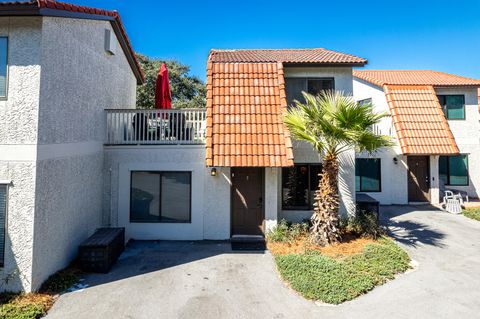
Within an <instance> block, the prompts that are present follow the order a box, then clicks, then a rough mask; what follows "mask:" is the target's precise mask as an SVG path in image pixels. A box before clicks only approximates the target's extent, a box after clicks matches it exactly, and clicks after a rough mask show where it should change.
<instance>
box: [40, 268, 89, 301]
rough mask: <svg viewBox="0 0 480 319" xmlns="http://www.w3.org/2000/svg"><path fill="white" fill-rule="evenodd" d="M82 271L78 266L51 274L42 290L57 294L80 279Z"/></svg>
mask: <svg viewBox="0 0 480 319" xmlns="http://www.w3.org/2000/svg"><path fill="white" fill-rule="evenodd" d="M80 275H81V271H80V270H79V269H77V268H73V267H72V268H67V269H64V270H60V271H59V272H57V273H55V274H53V275H51V276H50V277H48V279H47V280H46V281H45V282H44V283H43V285H42V287H41V288H40V291H42V292H45V293H48V294H51V295H55V294H59V293H61V292H63V291H65V290H67V289H68V288H70V287H72V286H73V285H74V284H76V283H77V282H78V281H79V280H80Z"/></svg>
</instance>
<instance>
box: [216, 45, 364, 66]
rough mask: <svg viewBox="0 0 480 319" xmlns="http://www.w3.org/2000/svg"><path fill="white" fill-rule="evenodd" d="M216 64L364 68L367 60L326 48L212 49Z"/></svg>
mask: <svg viewBox="0 0 480 319" xmlns="http://www.w3.org/2000/svg"><path fill="white" fill-rule="evenodd" d="M208 61H210V62H214V63H275V62H277V63H294V64H302V63H303V64H335V65H351V66H353V65H356V66H363V65H365V64H366V63H367V60H366V59H363V58H360V57H358V56H354V55H351V54H347V53H342V52H338V51H333V50H329V49H324V48H311V49H305V48H303V49H212V50H210V54H209V56H208Z"/></svg>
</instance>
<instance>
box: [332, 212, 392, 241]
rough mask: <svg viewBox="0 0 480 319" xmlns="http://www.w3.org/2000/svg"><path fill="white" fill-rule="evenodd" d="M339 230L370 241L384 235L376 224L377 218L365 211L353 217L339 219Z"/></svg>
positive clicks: (382, 230) (383, 231)
mask: <svg viewBox="0 0 480 319" xmlns="http://www.w3.org/2000/svg"><path fill="white" fill-rule="evenodd" d="M340 229H341V230H342V232H344V233H353V234H356V235H358V236H363V237H367V238H372V239H378V238H380V237H381V236H383V235H385V230H384V229H383V228H382V227H381V226H380V225H379V224H378V221H377V216H376V215H375V214H374V213H371V212H366V211H359V212H357V213H356V214H355V216H352V217H349V218H345V219H341V220H340Z"/></svg>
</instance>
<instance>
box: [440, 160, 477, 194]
mask: <svg viewBox="0 0 480 319" xmlns="http://www.w3.org/2000/svg"><path fill="white" fill-rule="evenodd" d="M454 156H465V157H466V159H467V183H466V184H451V183H450V158H451V157H454ZM440 157H445V158H446V159H447V183H445V186H470V160H469V159H468V154H459V155H453V156H448V155H447V156H440ZM438 161H439V164H438V178H440V158H439V159H438Z"/></svg>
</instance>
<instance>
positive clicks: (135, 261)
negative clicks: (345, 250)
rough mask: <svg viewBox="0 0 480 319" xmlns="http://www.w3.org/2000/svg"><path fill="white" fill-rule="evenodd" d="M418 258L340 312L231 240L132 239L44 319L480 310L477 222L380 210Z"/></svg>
mask: <svg viewBox="0 0 480 319" xmlns="http://www.w3.org/2000/svg"><path fill="white" fill-rule="evenodd" d="M382 216H383V217H382V219H383V222H384V223H386V224H387V225H388V226H389V227H390V229H391V231H392V234H393V236H394V237H395V238H396V239H397V240H398V241H399V243H400V244H401V245H403V246H404V247H405V249H406V250H407V251H408V252H409V254H410V256H411V257H412V258H413V259H414V260H416V261H417V262H418V267H417V269H416V270H415V271H413V272H410V273H407V274H404V275H401V276H400V277H399V278H397V279H396V280H394V281H391V282H389V283H387V284H385V285H383V286H381V287H378V288H376V289H374V290H373V291H371V292H370V293H368V294H366V295H364V296H362V297H360V298H357V299H356V300H354V301H351V302H347V303H344V304H342V305H340V306H329V305H320V304H316V303H315V302H312V301H308V300H304V299H303V298H302V297H300V296H298V295H297V294H296V293H295V292H294V291H292V290H290V289H289V288H287V287H285V285H284V284H283V283H282V282H281V281H280V280H279V278H278V275H277V272H276V271H275V266H274V262H273V259H272V257H271V255H270V254H269V253H268V252H266V253H258V254H254V253H235V252H232V251H231V250H230V249H229V245H228V244H227V243H223V242H220V243H209V242H195V243H191V242H133V243H132V244H131V245H129V247H128V249H127V250H126V252H125V253H124V254H123V255H122V257H121V259H120V261H119V262H118V263H117V264H116V265H115V267H114V268H113V270H112V271H111V272H110V273H109V274H107V275H89V276H88V277H87V278H85V281H84V282H83V283H84V284H86V285H88V288H85V289H83V290H79V291H75V292H71V293H66V294H64V295H62V296H61V297H60V298H59V300H58V301H57V302H56V303H55V305H54V307H53V308H52V310H51V311H50V313H49V315H48V316H47V318H49V319H55V318H89V319H94V318H437V319H438V318H473V317H475V316H478V313H480V303H479V302H478V300H480V289H479V287H480V275H479V272H480V222H477V221H473V220H469V219H467V218H466V217H463V216H454V215H449V214H446V213H443V212H440V211H436V210H433V209H432V208H430V207H424V208H422V207H404V206H391V207H383V208H382Z"/></svg>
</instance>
